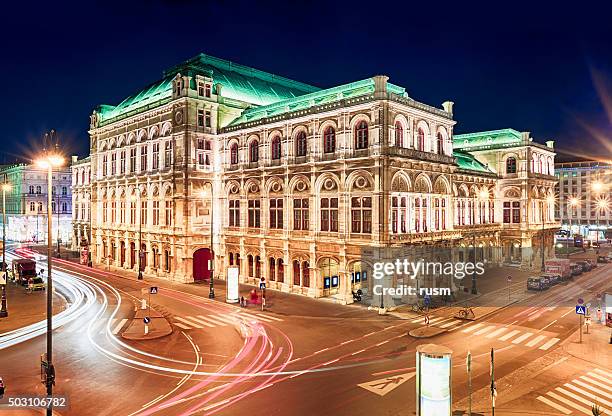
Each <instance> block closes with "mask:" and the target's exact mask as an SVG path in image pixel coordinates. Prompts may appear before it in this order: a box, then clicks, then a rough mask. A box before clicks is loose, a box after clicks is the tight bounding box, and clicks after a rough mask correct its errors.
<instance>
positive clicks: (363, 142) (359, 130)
mask: <svg viewBox="0 0 612 416" xmlns="http://www.w3.org/2000/svg"><path fill="white" fill-rule="evenodd" d="M367 148H368V123H366V122H365V120H362V121H360V122H359V123H358V124H357V127H356V128H355V149H367Z"/></svg>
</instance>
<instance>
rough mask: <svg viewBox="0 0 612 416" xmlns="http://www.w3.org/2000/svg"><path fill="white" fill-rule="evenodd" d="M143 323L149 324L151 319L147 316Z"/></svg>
mask: <svg viewBox="0 0 612 416" xmlns="http://www.w3.org/2000/svg"><path fill="white" fill-rule="evenodd" d="M142 322H144V323H145V325H146V324H149V323H150V322H151V318H149V317H148V316H145V317H144V318H142Z"/></svg>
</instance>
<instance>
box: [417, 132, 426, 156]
mask: <svg viewBox="0 0 612 416" xmlns="http://www.w3.org/2000/svg"><path fill="white" fill-rule="evenodd" d="M417 150H419V151H421V152H424V151H425V132H424V131H423V129H422V128H419V131H418V132H417Z"/></svg>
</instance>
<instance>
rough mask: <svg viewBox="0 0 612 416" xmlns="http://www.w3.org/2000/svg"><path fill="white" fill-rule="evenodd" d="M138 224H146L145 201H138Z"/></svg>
mask: <svg viewBox="0 0 612 416" xmlns="http://www.w3.org/2000/svg"><path fill="white" fill-rule="evenodd" d="M140 224H141V225H144V226H146V225H147V201H140Z"/></svg>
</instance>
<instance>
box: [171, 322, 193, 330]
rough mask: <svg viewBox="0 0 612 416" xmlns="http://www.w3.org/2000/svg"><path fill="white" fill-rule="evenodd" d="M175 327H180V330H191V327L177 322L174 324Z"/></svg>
mask: <svg viewBox="0 0 612 416" xmlns="http://www.w3.org/2000/svg"><path fill="white" fill-rule="evenodd" d="M174 325H176V326H178V327H179V328H181V329H191V327H190V326H187V325H183V324H181V323H179V322H175V323H174Z"/></svg>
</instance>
